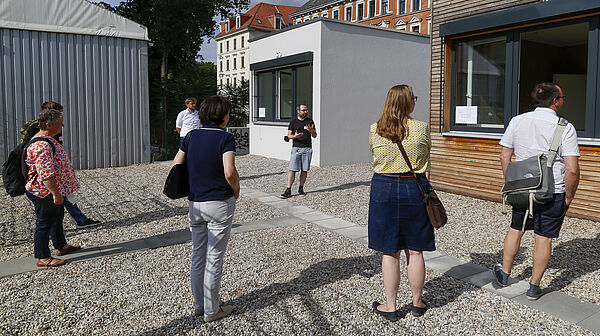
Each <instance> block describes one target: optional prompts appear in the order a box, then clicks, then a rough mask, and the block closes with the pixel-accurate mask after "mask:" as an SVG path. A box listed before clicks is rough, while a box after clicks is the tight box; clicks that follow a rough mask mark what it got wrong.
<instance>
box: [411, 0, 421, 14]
mask: <svg viewBox="0 0 600 336" xmlns="http://www.w3.org/2000/svg"><path fill="white" fill-rule="evenodd" d="M420 9H421V0H413V2H412V11H413V12H414V11H418V10H420Z"/></svg>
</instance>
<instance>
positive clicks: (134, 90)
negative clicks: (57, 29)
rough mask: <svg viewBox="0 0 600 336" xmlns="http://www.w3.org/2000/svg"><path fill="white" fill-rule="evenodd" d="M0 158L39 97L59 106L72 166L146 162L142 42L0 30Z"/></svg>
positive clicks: (145, 83)
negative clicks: (61, 109) (61, 106)
mask: <svg viewBox="0 0 600 336" xmlns="http://www.w3.org/2000/svg"><path fill="white" fill-rule="evenodd" d="M0 42H1V45H2V49H1V50H0V162H4V161H5V160H6V158H7V157H8V154H9V153H10V151H11V150H12V149H13V148H14V147H15V146H16V145H17V144H18V143H19V142H20V135H19V130H20V128H21V125H22V124H23V123H24V122H26V121H27V120H31V119H35V118H37V114H38V112H39V109H40V105H41V103H42V102H44V101H47V100H54V101H57V102H59V103H61V104H62V105H63V106H64V114H65V116H64V124H65V127H64V129H63V140H64V145H65V149H66V150H67V152H68V153H69V157H70V158H71V161H72V163H73V166H74V167H75V168H76V169H89V168H99V167H115V166H125V165H130V164H134V163H142V162H149V160H150V121H149V114H148V111H149V108H148V104H149V103H148V56H147V50H148V47H147V41H141V40H129V39H122V38H112V37H102V36H88V35H73V34H60V33H47V32H38V31H25V30H16V29H0Z"/></svg>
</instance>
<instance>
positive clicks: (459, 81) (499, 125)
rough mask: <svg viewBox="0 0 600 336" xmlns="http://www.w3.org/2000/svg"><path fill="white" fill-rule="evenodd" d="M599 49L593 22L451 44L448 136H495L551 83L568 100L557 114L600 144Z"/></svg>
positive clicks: (530, 109)
mask: <svg viewBox="0 0 600 336" xmlns="http://www.w3.org/2000/svg"><path fill="white" fill-rule="evenodd" d="M599 45H600V32H599V29H598V17H594V18H590V19H580V20H573V21H567V22H563V23H554V24H551V25H544V26H537V27H529V28H523V29H519V30H512V31H508V32H504V33H498V34H496V35H489V36H483V37H481V36H480V37H474V38H467V39H459V40H455V41H453V43H452V50H453V57H452V66H451V68H452V94H451V97H452V99H451V107H450V111H451V113H450V119H451V120H450V126H451V130H460V131H480V132H498V133H501V132H503V131H504V129H505V127H506V126H507V125H508V122H509V121H510V119H511V118H512V117H514V116H516V115H517V114H520V113H526V112H529V111H532V110H533V109H534V108H535V107H534V106H533V102H532V100H531V91H532V90H533V88H534V87H535V85H536V84H538V83H542V82H554V83H557V84H559V85H560V86H561V88H562V89H563V93H564V94H565V95H566V96H567V97H568V98H567V100H566V102H565V104H564V105H563V108H562V109H561V110H560V111H559V113H558V114H559V115H560V116H562V117H565V118H566V119H567V120H569V121H570V122H571V123H572V124H573V125H574V126H575V128H576V129H577V131H578V135H579V136H580V137H590V138H600V96H599V95H597V92H598V89H599V88H598V84H599V83H600V73H599V72H598V67H599V63H600V52H599V51H600V50H599V49H600V47H599Z"/></svg>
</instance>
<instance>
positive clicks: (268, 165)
mask: <svg viewBox="0 0 600 336" xmlns="http://www.w3.org/2000/svg"><path fill="white" fill-rule="evenodd" d="M238 166H239V170H240V174H241V175H242V176H243V181H242V183H243V184H244V185H245V186H248V187H252V188H257V189H260V190H262V191H265V192H270V193H276V194H281V193H282V192H283V190H284V188H285V184H286V180H287V176H286V171H287V169H288V162H287V161H282V160H276V159H268V158H264V157H260V156H253V155H247V156H243V157H240V158H239V160H238ZM372 174H373V172H372V169H371V164H368V163H367V164H353V165H342V166H333V167H324V168H318V167H313V168H311V171H310V172H309V174H308V180H307V182H306V186H305V190H306V191H307V193H308V195H307V196H304V197H302V196H298V195H296V196H294V197H291V198H290V199H289V200H290V201H292V202H294V203H297V204H301V205H305V206H308V207H311V208H313V209H316V210H319V211H322V212H324V213H327V214H330V215H334V216H336V217H340V218H342V219H345V220H347V221H350V222H353V223H356V224H359V225H367V218H368V209H369V190H370V188H369V183H370V180H371V176H372ZM297 186H298V182H297V181H296V183H295V186H294V188H293V189H292V191H293V192H296V190H297ZM322 187H327V188H326V189H324V190H319V189H320V188H322ZM315 189H316V190H315ZM311 190H314V191H313V192H311ZM439 196H440V198H441V199H442V201H443V202H444V205H445V207H446V209H447V210H448V216H449V222H448V224H447V225H446V227H444V228H443V229H441V230H438V231H437V232H436V243H437V248H438V249H439V250H441V251H443V252H445V253H448V254H450V255H452V256H455V257H458V258H461V259H463V260H468V261H473V262H475V263H477V264H481V265H484V266H486V267H488V268H491V267H492V266H493V265H494V264H496V263H498V262H500V261H501V259H502V248H503V241H504V235H505V234H506V231H507V230H508V227H509V225H510V215H503V214H502V213H501V212H500V211H501V208H502V205H501V204H499V203H495V202H489V201H484V200H479V199H474V198H470V197H465V196H460V195H454V194H449V193H444V192H440V193H439ZM599 224H600V223H598V222H593V221H589V220H583V219H577V218H570V217H567V218H566V219H565V222H564V224H563V227H562V230H561V233H560V237H559V238H558V239H555V240H554V252H553V257H552V259H551V261H550V265H549V267H548V270H547V271H546V274H545V276H544V278H543V280H542V286H548V287H550V288H552V289H553V290H560V291H563V292H565V293H566V294H569V295H573V296H576V297H578V298H580V299H582V300H585V301H590V302H594V303H600V291H598V290H597V288H598V287H599V286H600V258H597V257H596V256H598V255H600V225H599ZM521 246H522V249H521V251H520V253H519V255H518V256H517V259H516V262H515V267H514V268H513V271H512V275H513V276H514V277H517V278H519V279H528V278H529V277H530V276H531V267H532V259H531V256H532V253H533V234H532V233H531V232H528V233H527V234H526V235H525V236H524V237H523V240H522V244H521Z"/></svg>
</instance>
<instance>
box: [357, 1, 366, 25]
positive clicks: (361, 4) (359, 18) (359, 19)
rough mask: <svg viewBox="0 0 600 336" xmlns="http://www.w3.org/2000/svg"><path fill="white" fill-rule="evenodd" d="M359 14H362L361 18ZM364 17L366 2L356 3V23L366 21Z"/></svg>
mask: <svg viewBox="0 0 600 336" xmlns="http://www.w3.org/2000/svg"><path fill="white" fill-rule="evenodd" d="M359 6H362V10H358V8H359ZM359 14H360V17H359ZM364 15H365V2H364V1H362V2H357V3H356V20H355V21H361V20H364V19H365V17H364Z"/></svg>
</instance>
